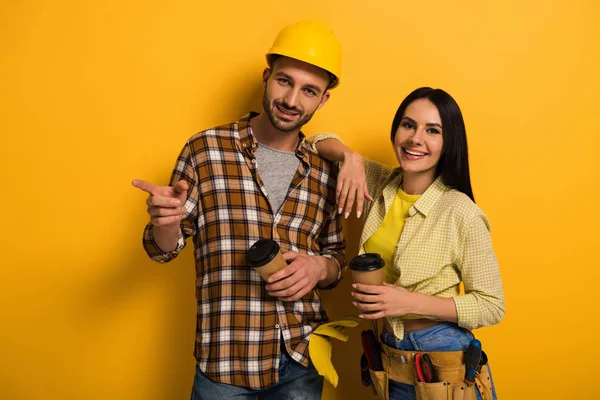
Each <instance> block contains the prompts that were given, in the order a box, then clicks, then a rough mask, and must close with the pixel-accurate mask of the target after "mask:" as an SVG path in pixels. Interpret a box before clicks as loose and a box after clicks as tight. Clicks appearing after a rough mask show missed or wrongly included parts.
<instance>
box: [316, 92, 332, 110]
mask: <svg viewBox="0 0 600 400" xmlns="http://www.w3.org/2000/svg"><path fill="white" fill-rule="evenodd" d="M329 96H331V93H330V92H329V91H327V92H325V93H323V97H321V102H320V103H319V106H318V107H317V110H319V109H320V108H321V107H323V106H324V105H325V103H327V100H329Z"/></svg>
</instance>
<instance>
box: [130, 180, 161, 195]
mask: <svg viewBox="0 0 600 400" xmlns="http://www.w3.org/2000/svg"><path fill="white" fill-rule="evenodd" d="M131 184H132V185H133V186H134V187H136V188H138V189H140V190H143V191H144V192H146V193H149V194H156V192H157V191H158V186H156V185H153V184H152V183H150V182H147V181H144V180H142V179H134V180H133V181H131Z"/></svg>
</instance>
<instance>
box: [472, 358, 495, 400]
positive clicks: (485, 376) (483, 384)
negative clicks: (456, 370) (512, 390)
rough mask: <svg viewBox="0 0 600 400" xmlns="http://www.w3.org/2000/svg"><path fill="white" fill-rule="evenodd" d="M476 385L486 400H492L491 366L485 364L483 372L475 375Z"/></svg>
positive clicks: (482, 368)
mask: <svg viewBox="0 0 600 400" xmlns="http://www.w3.org/2000/svg"><path fill="white" fill-rule="evenodd" d="M475 385H476V386H477V389H479V393H480V394H481V397H482V398H483V399H484V400H488V399H489V400H491V399H492V380H491V379H490V366H489V365H488V364H485V365H484V366H482V367H481V371H480V372H479V373H478V374H477V375H475Z"/></svg>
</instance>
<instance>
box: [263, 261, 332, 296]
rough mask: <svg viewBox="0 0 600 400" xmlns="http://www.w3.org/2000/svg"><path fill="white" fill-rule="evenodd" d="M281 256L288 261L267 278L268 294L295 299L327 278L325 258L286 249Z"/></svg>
mask: <svg viewBox="0 0 600 400" xmlns="http://www.w3.org/2000/svg"><path fill="white" fill-rule="evenodd" d="M283 258H285V260H286V261H287V262H288V263H289V264H288V266H287V267H285V268H284V269H282V270H280V271H277V272H276V273H274V274H273V275H271V277H270V278H269V283H267V285H266V286H265V288H266V289H267V292H268V293H269V295H271V296H273V297H279V299H280V300H282V301H295V300H298V299H300V298H302V296H304V295H305V294H307V293H308V292H310V291H311V290H312V289H313V288H314V287H315V286H317V283H319V281H320V280H323V279H325V278H327V258H325V257H322V256H309V255H308V254H302V253H297V252H295V251H288V252H286V253H284V254H283Z"/></svg>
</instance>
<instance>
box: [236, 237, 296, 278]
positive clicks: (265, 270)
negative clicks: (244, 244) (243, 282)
mask: <svg viewBox="0 0 600 400" xmlns="http://www.w3.org/2000/svg"><path fill="white" fill-rule="evenodd" d="M246 261H247V263H248V265H249V266H250V267H252V268H254V269H255V270H256V272H258V273H259V274H260V276H262V278H263V279H264V280H265V281H267V280H268V279H269V277H270V276H271V275H273V274H274V273H275V272H277V271H279V270H280V269H283V268H285V267H286V266H287V262H286V261H285V259H284V258H283V255H282V254H281V252H280V251H279V244H278V243H277V242H276V241H274V240H271V239H260V240H259V241H257V242H256V243H254V244H253V245H252V246H251V247H250V248H249V249H248V252H247V254H246Z"/></svg>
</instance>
